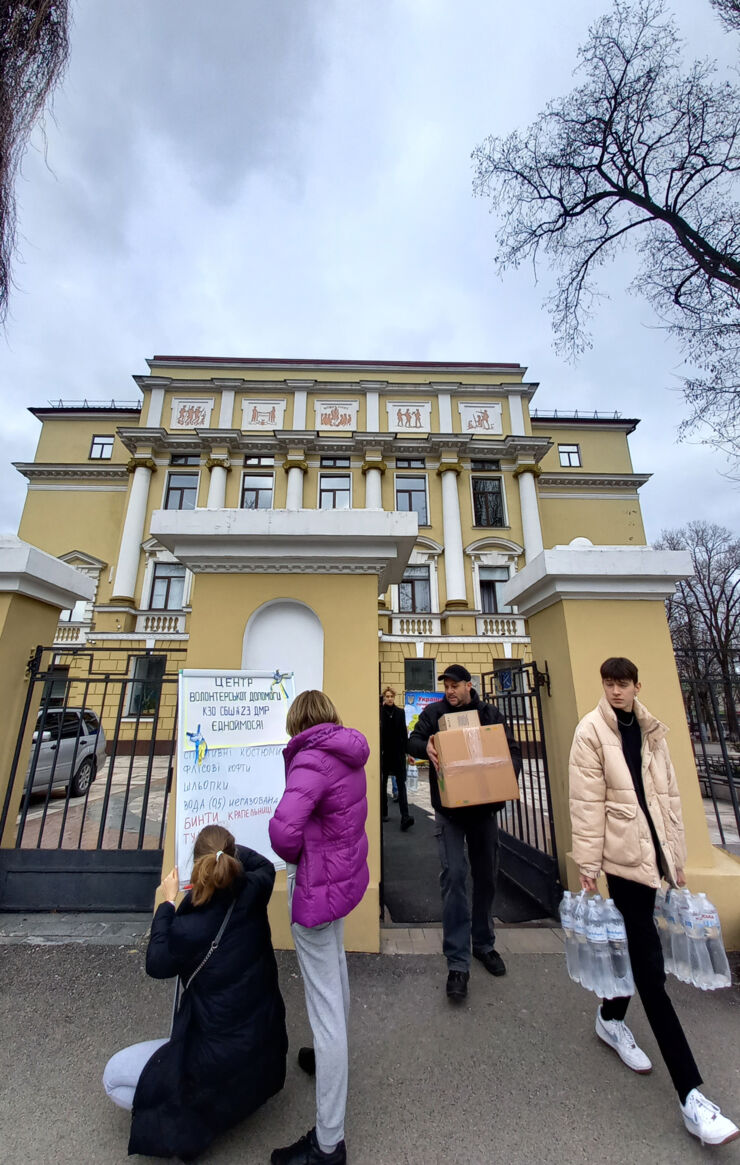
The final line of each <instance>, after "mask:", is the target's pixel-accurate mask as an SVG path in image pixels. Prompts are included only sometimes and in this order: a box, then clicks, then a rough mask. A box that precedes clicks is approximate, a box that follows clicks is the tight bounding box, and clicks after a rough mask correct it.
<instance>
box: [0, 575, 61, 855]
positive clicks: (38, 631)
mask: <svg viewBox="0 0 740 1165" xmlns="http://www.w3.org/2000/svg"><path fill="white" fill-rule="evenodd" d="M58 619H59V608H58V607H51V606H49V605H48V604H47V603H41V602H39V601H38V600H37V599H30V598H28V597H27V596H26V595H17V594H9V593H7V592H6V593H0V707H2V709H3V723H4V724H5V726H6V728H7V731H5V732H3V733H2V735H0V806H2V805H4V803H5V796H6V793H7V790H8V780H9V777H10V767H11V763H12V760H13V752H14V750H15V743H16V736H17V733H18V727H19V725H20V723H21V716H22V713H23V705H24V703H25V700H26V696H27V693H28V679H27V677H26V676H25V671H26V663H27V661H28V658H29V656H30V655H31V654H32V652H33V651H34V649H35V648H36V646H37V645H38V644H40V643H41V644H42V643H51V640H52V638H53V636H54V631H55V630H56V625H57V620H58ZM40 698H41V686H40V685H37V692H36V696H35V699H34V700H33V703H32V705H31V709H30V714H29V717H28V721H27V725H26V734H25V738H24V741H23V747H22V749H21V754H20V758H19V762H18V768H17V773H18V774H25V772H26V769H27V768H28V761H29V757H30V754H31V737H32V735H33V730H34V728H35V725H36V710H37V708H38V704H39V700H40ZM22 794H23V780H22V778H19V779H16V781H15V783H14V788H13V796H12V798H11V801H10V805H9V808H8V817H7V822H6V826H5V832H4V835H3V837H2V839H0V844H2V845H3V846H5V847H8V846H12V845H13V844H14V841H15V832H16V826H15V820H16V816H17V814H18V808H19V806H20V801H21V796H22Z"/></svg>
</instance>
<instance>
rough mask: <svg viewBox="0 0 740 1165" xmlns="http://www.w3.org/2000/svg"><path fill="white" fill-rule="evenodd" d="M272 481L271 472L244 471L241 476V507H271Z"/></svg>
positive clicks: (247, 508)
mask: <svg viewBox="0 0 740 1165" xmlns="http://www.w3.org/2000/svg"><path fill="white" fill-rule="evenodd" d="M272 481H273V479H272V474H271V473H262V474H259V473H255V474H251V473H245V474H244V477H243V478H242V503H241V504H242V509H243V510H269V509H271V508H272Z"/></svg>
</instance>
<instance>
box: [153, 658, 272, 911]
mask: <svg viewBox="0 0 740 1165" xmlns="http://www.w3.org/2000/svg"><path fill="white" fill-rule="evenodd" d="M294 695H295V693H294V690H293V673H292V672H279V671H275V672H267V671H211V670H200V669H198V670H195V669H193V670H187V671H181V672H180V677H179V683H178V716H177V802H176V811H175V829H176V832H175V863H176V865H177V870H178V874H179V878H180V886H181V888H183V887H185V886H186V885H187V884H188V883H189V881H190V871H191V870H192V866H193V845H194V843H195V839H196V837H197V836H198V834H199V833H200V831H201V829H202V828H203V827H204V826H205V825H223V826H224V827H225V828H226V829H228V830H229V831H230V832H231V833H233V835H234V837H235V838H236V840H237V842H239V843H240V844H241V845H246V846H249V848H250V849H254V850H257V852H258V853H261V854H263V855H264V856H265V857H266V858H269V859H270V861H272V862H273V863H274V865H275V868H276V869H283V868H284V865H285V863H284V862H283V861H281V859H280V858H279V857H277V855H276V854H275V853H274V852H273V850H272V847H271V845H270V838H269V835H268V832H267V825H268V822H269V820H270V818H271V817H272V815H273V813H274V812H275V809H276V807H277V804H278V801H279V800H280V798H281V797H282V795H283V790H284V789H285V765H284V762H283V748H284V746H285V745H286V744H287V741H288V734H287V732H286V730H285V717H286V716H287V714H288V708H289V707H290V705H291V703H292V701H293V697H294Z"/></svg>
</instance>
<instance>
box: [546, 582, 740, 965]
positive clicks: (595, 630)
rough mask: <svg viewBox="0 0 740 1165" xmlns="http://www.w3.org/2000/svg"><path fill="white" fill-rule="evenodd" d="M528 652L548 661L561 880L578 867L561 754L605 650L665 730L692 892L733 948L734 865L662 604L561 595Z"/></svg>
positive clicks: (737, 917) (736, 942)
mask: <svg viewBox="0 0 740 1165" xmlns="http://www.w3.org/2000/svg"><path fill="white" fill-rule="evenodd" d="M529 631H530V635H531V637H532V655H533V657H534V658H535V659H537V660H547V662H548V666H549V671H550V681H551V691H552V694H551V696H550V697H549V698H548V697H547V696H545V697H544V699H543V716H544V721H545V732H546V738H547V757H548V767H549V770H550V789H551V794H552V802H553V814H554V818H555V828H556V836H557V839H558V858H559V862H560V871H561V877H562V878H563V880H564V883H565V882H568V883H569V884H570V885H571V887H572V888H573V887H574V886H575V885H576V884H577V883H576V879H577V871H576V870H575V867H574V866H573V865H572V861H570V862H568V861H567V860H566V855H567V854H568V851H569V850H570V846H571V829H570V813H569V809H568V755H569V753H570V745H571V741H572V738H573V732H574V730H575V727H576V724H577V723H578V721H579V720H580V719H581V718H582V717H583V716H585V714H586V713H587V712H589V711H590V710H591V709H592V708H594V707H595V706H596V704H598V702H599V699H600V698H601V692H602V688H601V680H600V677H599V667H600V665H601V663H602V662H603V661H604V659H606V658H608V657H609V656H612V655H625V656H627V657H628V658H629V659H632V660H634V662H635V663H636V665H637V667H638V670H639V673H640V681H641V683H642V691H641V692H640V699H641V700H643V702H644V703H645V704H646V706H647V707H648V708H649V709H650V711H651V712H652V713H653V715H655V716H657V717H658V719H659V720H662V721H663V723H665V724H667V725H668V727H669V729H670V736H669V740H668V743H669V747H670V750H671V758H672V760H673V764H674V767H675V769H676V776H677V778H678V783H679V788H680V791H681V804H682V807H683V818H684V825H685V829H686V841H687V845H688V851H689V860H688V864H687V869H686V876H687V879H688V882H689V886H690V887H691V889H692V890H694V891H698V890H706V891H707V893H708V894H709V896H710V898H711V899H712V901H713V902H715V904H716V906H717V908H718V910H719V911H720V916H721V918H722V928H723V932H724V937H725V942H726V944H727V945H728V946H731V947H732V948H733V949H735V948H738V947H740V863H737V862H733V860H732V858H730V857H729V856H728V855H727V854H725V853H724V852H723V851H720V850H717V849H716V848H714V847H713V846H712V845H711V843H710V840H709V833H708V830H707V823H706V817H705V815H704V805H703V803H702V799H701V792H700V789H699V782H698V779H697V776H696V767H695V764H694V757H693V749H692V745H691V739H690V737H689V731H688V726H687V723H686V715H685V712H684V706H683V699H682V696H681V688H680V684H679V680H678V674H677V672H676V664H675V659H674V655H673V648H672V645H671V640H670V635H669V632H668V623H667V620H666V617H665V608H664V606H663V603H662V602H659V601H647V600H628V599H625V600H565V601H563V602H558V603H555V604H553V605H552V606H550V607H547V608H546V609H545V610H544V611H540V612H538V613H537V614H535V615H531V616H530V618H529Z"/></svg>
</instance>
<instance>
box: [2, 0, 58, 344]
mask: <svg viewBox="0 0 740 1165" xmlns="http://www.w3.org/2000/svg"><path fill="white" fill-rule="evenodd" d="M68 21H69V11H68V0H0V322H2V321H3V320H4V319H5V316H6V314H7V310H8V299H9V295H10V287H11V262H12V258H13V253H14V250H15V229H16V204H15V193H14V187H15V179H16V175H17V173H18V167H19V166H20V162H21V158H22V157H23V153H24V151H25V149H26V145H27V143H28V139H29V136H30V134H31V130H32V129H33V127H34V125H35V124H36V122H37V121H38V118H39V116H40V115H41V112H42V110H43V108H44V104H45V102H46V99H47V97H48V95H49V93H50V91H51V90H52V88H53V87H54V85H55V83H56V82H57V80H58V79H59V77H60V76H61V73H62V71H63V70H64V67H65V65H66V62H67V55H68V52H69V44H68V38H67V27H68Z"/></svg>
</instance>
